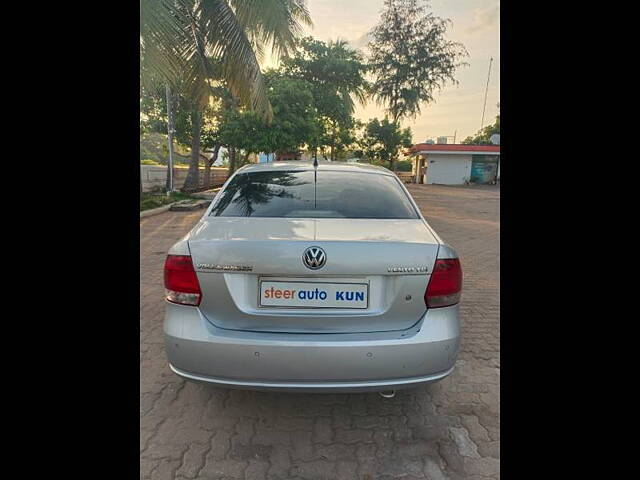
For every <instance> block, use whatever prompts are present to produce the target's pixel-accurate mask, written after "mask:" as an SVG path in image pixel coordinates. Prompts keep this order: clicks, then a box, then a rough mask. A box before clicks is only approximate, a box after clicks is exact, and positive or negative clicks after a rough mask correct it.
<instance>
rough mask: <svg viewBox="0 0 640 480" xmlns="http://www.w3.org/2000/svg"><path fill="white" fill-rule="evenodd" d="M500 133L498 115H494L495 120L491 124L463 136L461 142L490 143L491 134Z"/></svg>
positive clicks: (473, 143) (472, 143)
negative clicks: (468, 135) (471, 134)
mask: <svg viewBox="0 0 640 480" xmlns="http://www.w3.org/2000/svg"><path fill="white" fill-rule="evenodd" d="M495 133H498V134H499V133H500V115H497V116H496V121H495V122H494V123H493V124H492V125H487V126H486V127H484V128H483V129H482V130H480V131H479V132H478V133H476V134H475V135H473V136H470V137H467V138H465V139H464V140H463V141H462V143H465V144H471V145H489V144H491V140H490V139H491V135H493V134H495Z"/></svg>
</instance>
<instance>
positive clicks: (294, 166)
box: [238, 160, 393, 175]
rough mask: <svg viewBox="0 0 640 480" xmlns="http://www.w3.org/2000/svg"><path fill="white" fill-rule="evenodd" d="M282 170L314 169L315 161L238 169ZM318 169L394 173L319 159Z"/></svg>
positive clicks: (252, 164)
mask: <svg viewBox="0 0 640 480" xmlns="http://www.w3.org/2000/svg"><path fill="white" fill-rule="evenodd" d="M269 170H270V171H281V170H298V171H300V170H313V161H310V160H290V161H276V162H269V163H251V164H249V165H245V166H244V167H242V168H240V169H238V172H241V173H249V172H264V171H269ZM318 171H343V172H344V171H353V172H362V173H379V174H382V175H393V172H392V171H391V170H388V169H386V168H384V167H380V166H378V165H370V164H368V163H346V162H327V161H320V160H318Z"/></svg>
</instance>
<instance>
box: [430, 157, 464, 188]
mask: <svg viewBox="0 0 640 480" xmlns="http://www.w3.org/2000/svg"><path fill="white" fill-rule="evenodd" d="M470 176H471V155H470V154H469V155H449V154H437V153H430V154H427V173H426V175H425V182H424V183H428V184H434V183H438V184H442V185H464V183H465V182H468V181H469V178H470Z"/></svg>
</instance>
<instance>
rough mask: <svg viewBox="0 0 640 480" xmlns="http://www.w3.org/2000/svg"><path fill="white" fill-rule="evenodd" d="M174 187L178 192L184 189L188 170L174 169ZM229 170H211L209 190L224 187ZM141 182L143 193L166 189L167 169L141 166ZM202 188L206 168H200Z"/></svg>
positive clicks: (218, 168) (219, 168) (224, 168)
mask: <svg viewBox="0 0 640 480" xmlns="http://www.w3.org/2000/svg"><path fill="white" fill-rule="evenodd" d="M173 172H174V177H173V186H174V188H175V189H176V190H179V189H180V188H182V185H184V181H185V180H186V178H187V172H188V169H187V168H178V167H176V168H174V169H173ZM228 173H229V170H228V169H227V168H226V167H222V168H221V167H212V168H211V184H210V185H209V188H212V187H217V186H220V185H222V184H223V183H224V182H225V180H226V179H227V176H228ZM140 180H141V181H142V191H143V192H148V191H150V190H151V189H153V187H161V188H162V187H164V186H165V185H166V182H167V167H157V166H155V165H140ZM200 186H201V187H203V188H204V167H201V168H200Z"/></svg>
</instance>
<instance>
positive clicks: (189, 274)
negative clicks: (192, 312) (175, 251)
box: [164, 255, 202, 306]
mask: <svg viewBox="0 0 640 480" xmlns="http://www.w3.org/2000/svg"><path fill="white" fill-rule="evenodd" d="M164 287H165V289H166V292H167V300H169V301H170V302H172V303H179V304H180V305H195V306H197V305H200V299H201V298H202V292H201V291H200V283H199V282H198V277H197V276H196V272H195V270H194V269H193V262H192V261H191V257H190V256H189V255H167V259H166V261H165V262H164Z"/></svg>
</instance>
